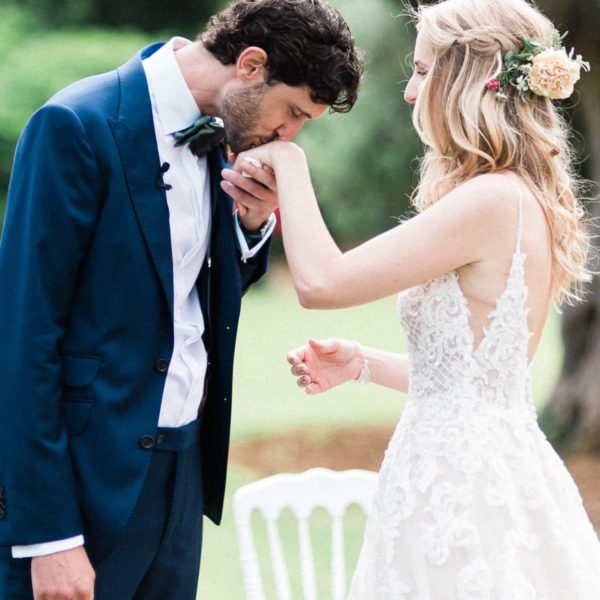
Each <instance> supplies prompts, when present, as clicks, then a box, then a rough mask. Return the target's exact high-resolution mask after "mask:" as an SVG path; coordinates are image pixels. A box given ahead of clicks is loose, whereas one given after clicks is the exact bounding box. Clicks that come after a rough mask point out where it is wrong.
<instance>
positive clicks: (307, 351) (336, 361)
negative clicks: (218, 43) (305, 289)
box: [288, 338, 408, 395]
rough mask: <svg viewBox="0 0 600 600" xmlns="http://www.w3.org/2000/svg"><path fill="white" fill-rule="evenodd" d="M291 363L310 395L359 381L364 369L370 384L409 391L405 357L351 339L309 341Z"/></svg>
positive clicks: (294, 373)
mask: <svg viewBox="0 0 600 600" xmlns="http://www.w3.org/2000/svg"><path fill="white" fill-rule="evenodd" d="M288 362H289V363H290V364H291V365H292V369H291V371H292V374H293V375H295V376H296V377H297V378H298V385H299V386H300V387H301V388H304V389H305V390H306V392H307V393H308V394H311V395H313V394H318V393H321V392H326V391H327V390H330V389H331V388H333V387H336V386H338V385H340V384H342V383H346V382H348V381H351V380H356V379H359V378H360V376H361V375H363V374H364V372H365V369H366V370H367V373H368V377H369V381H370V382H371V383H378V384H379V385H383V386H385V387H388V388H391V389H394V390H398V391H400V392H406V391H407V390H408V356H407V355H406V354H398V353H395V352H385V351H384V350H378V349H376V348H366V347H362V346H360V345H359V344H358V343H357V342H353V341H350V340H344V339H337V338H333V339H327V340H320V341H318V340H309V341H308V344H306V345H304V346H302V347H300V348H296V349H295V350H292V351H291V352H290V353H289V354H288Z"/></svg>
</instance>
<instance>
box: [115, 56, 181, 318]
mask: <svg viewBox="0 0 600 600" xmlns="http://www.w3.org/2000/svg"><path fill="white" fill-rule="evenodd" d="M160 45H161V44H153V45H152V46H149V47H148V48H145V49H144V50H142V51H141V52H140V53H139V54H138V55H136V56H135V57H134V58H133V59H131V60H130V61H129V62H128V63H127V64H125V65H124V66H123V67H121V68H120V69H119V70H118V75H119V82H120V85H121V88H120V90H121V97H120V104H119V114H118V116H117V118H116V119H109V125H110V127H111V129H112V132H113V135H114V138H115V142H116V144H117V148H118V150H119V155H120V157H121V163H122V164H123V170H124V173H125V178H126V180H127V186H128V188H129V194H130V196H131V200H132V202H133V206H134V209H135V212H136V215H137V218H138V221H139V224H140V227H141V229H142V232H143V234H144V238H145V240H146V244H147V247H148V250H149V252H150V255H151V257H152V260H153V262H154V265H155V267H156V270H157V272H158V276H159V278H160V281H161V284H162V287H163V289H164V292H165V295H166V298H167V302H168V304H169V308H170V310H171V314H173V259H172V255H171V232H170V229H169V209H168V206H167V198H166V194H165V192H164V191H163V190H160V189H159V188H158V187H157V185H156V183H157V180H158V177H159V169H160V160H159V156H158V149H157V147H156V137H155V133H154V121H153V117H152V105H151V103H150V95H149V92H148V85H147V82H146V76H145V73H144V69H143V67H142V62H141V61H142V58H145V57H146V56H149V55H150V54H152V52H155V51H156V50H157V49H158V48H159V47H160Z"/></svg>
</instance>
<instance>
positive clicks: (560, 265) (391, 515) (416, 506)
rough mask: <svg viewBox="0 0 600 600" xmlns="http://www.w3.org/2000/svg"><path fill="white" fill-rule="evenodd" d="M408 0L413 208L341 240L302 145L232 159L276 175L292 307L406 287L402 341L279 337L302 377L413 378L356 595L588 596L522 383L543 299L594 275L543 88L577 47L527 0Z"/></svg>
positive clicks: (328, 382) (586, 572) (450, 598)
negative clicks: (345, 243)
mask: <svg viewBox="0 0 600 600" xmlns="http://www.w3.org/2000/svg"><path fill="white" fill-rule="evenodd" d="M414 16H415V20H416V25H417V30H418V36H417V41H416V46H415V52H414V64H415V70H414V73H413V75H412V77H411V79H410V81H409V83H408V85H407V88H406V92H405V99H406V101H407V102H409V103H411V104H414V125H415V127H416V129H417V131H418V133H419V135H420V137H421V139H422V140H423V142H424V143H425V145H426V147H427V151H426V154H425V156H424V158H423V160H422V164H421V176H420V183H419V185H418V188H417V189H416V191H415V194H414V198H413V200H414V204H415V207H416V208H417V210H418V215H417V216H416V217H414V218H412V219H410V220H408V221H406V222H403V223H402V224H401V225H399V226H397V227H396V228H394V229H392V230H390V231H387V232H386V233H383V234H381V235H379V236H378V237H375V238H374V239H371V240H369V241H368V242H366V243H364V244H362V245H361V246H358V247H357V248H354V249H353V250H351V251H348V252H341V251H340V250H339V248H338V246H337V245H336V244H335V242H334V240H333V239H332V238H331V236H330V234H329V232H328V230H327V228H326V226H325V224H324V223H323V220H322V218H321V215H320V212H319V209H318V206H317V202H316V199H315V195H314V192H313V189H312V186H311V182H310V175H309V171H308V168H307V163H306V160H305V156H304V153H303V152H302V150H301V149H300V148H299V147H298V146H296V145H294V144H292V143H290V142H283V141H276V142H273V143H271V144H268V145H266V146H262V147H259V148H254V149H252V150H250V151H248V152H245V153H242V154H240V155H239V156H238V157H237V160H236V164H235V166H234V171H225V172H224V177H225V180H226V181H225V182H224V183H223V187H224V189H225V190H226V191H228V192H232V190H233V188H232V187H231V183H229V182H235V181H236V176H237V177H239V173H240V172H243V173H245V174H247V175H250V176H252V177H254V178H255V179H256V180H258V181H259V182H262V183H263V184H265V185H267V186H269V187H272V188H273V189H274V179H273V177H272V176H271V175H270V173H271V171H270V170H269V169H262V168H260V167H259V166H258V167H257V166H255V164H253V163H256V161H257V160H258V161H260V162H261V163H262V164H263V165H268V166H270V167H271V168H272V169H273V170H274V173H275V178H276V181H277V191H278V194H279V199H280V210H281V221H282V231H283V240H284V245H285V251H286V255H287V259H288V262H289V267H290V271H291V275H292V278H293V283H294V286H295V288H296V291H297V294H298V297H299V300H300V302H301V303H302V305H303V306H305V307H307V308H341V307H347V306H352V305H357V304H363V303H366V302H371V301H373V300H377V299H380V298H382V297H384V296H388V295H390V294H398V313H399V318H400V321H401V324H402V326H403V327H404V329H405V330H406V334H407V338H408V349H409V353H408V356H405V355H399V354H393V353H388V352H383V351H380V350H377V349H374V348H363V347H362V346H360V345H359V344H358V343H356V342H351V341H347V340H341V339H329V340H323V341H316V340H310V341H309V343H308V344H307V345H305V346H303V347H301V348H298V349H296V350H294V351H292V352H291V353H290V354H289V361H290V362H291V363H292V365H293V366H292V372H293V373H294V374H295V375H296V376H298V378H299V379H298V382H299V384H300V385H301V386H302V387H303V388H304V389H305V390H306V392H307V393H309V394H317V393H320V392H324V391H326V390H328V389H330V388H332V387H334V386H336V385H339V384H341V383H343V382H346V381H349V380H358V381H363V382H365V383H367V382H369V381H371V382H374V383H378V384H381V385H384V386H388V387H390V388H393V389H397V390H400V391H407V392H408V400H407V403H406V407H405V409H404V411H403V414H402V418H401V420H400V422H399V424H398V426H397V428H396V430H395V432H394V435H393V437H392V439H391V441H390V444H389V447H388V449H387V451H386V454H385V458H384V461H383V464H382V467H381V472H380V476H379V483H378V489H377V493H376V495H375V500H374V505H373V509H372V512H371V514H370V516H369V519H368V523H367V528H366V532H365V539H364V544H363V548H362V551H361V554H360V557H359V560H358V565H357V569H356V572H355V574H354V578H353V582H352V588H351V592H350V598H352V599H354V600H369V599H372V600H387V599H392V598H393V599H398V600H417V599H418V600H467V599H469V600H486V599H490V600H491V599H494V600H501V599H502V600H529V599H531V600H567V599H568V600H598V599H599V598H600V543H599V542H598V538H597V536H596V533H595V532H594V530H593V528H592V525H591V523H590V521H589V519H588V517H587V515H586V513H585V511H584V508H583V506H582V503H581V498H580V495H579V493H578V491H577V488H576V487H575V485H574V483H573V481H572V479H571V477H570V476H569V474H568V472H567V471H566V469H565V467H564V465H563V463H562V462H561V460H560V459H559V457H558V456H557V455H556V453H555V452H554V451H553V449H552V448H551V446H550V444H549V443H548V441H547V440H546V438H545V437H544V434H543V433H542V432H541V430H540V429H539V427H538V425H537V421H536V416H535V411H534V407H533V403H532V398H531V386H530V366H531V361H532V359H533V357H534V354H535V351H536V348H537V346H538V344H539V341H540V336H541V334H542V330H543V327H544V322H545V320H546V316H547V312H548V307H549V305H550V304H551V303H552V302H553V301H554V302H557V303H561V302H564V301H577V300H579V298H578V291H577V289H578V288H577V284H578V283H580V282H583V281H586V280H588V279H589V276H590V275H589V273H588V272H587V271H586V269H585V263H586V251H587V247H588V235H587V233H586V229H585V226H584V222H583V217H584V215H583V211H582V209H581V207H580V205H579V204H578V201H577V199H576V195H577V180H576V178H575V176H574V175H573V172H572V170H571V161H570V159H571V151H570V149H569V145H568V142H567V137H568V134H567V130H566V126H565V124H564V122H563V120H562V119H561V117H560V115H559V112H558V111H557V109H556V107H555V106H554V105H553V102H552V100H554V99H559V98H567V97H569V96H570V95H571V93H572V92H573V85H574V83H575V82H576V80H577V79H578V78H579V75H580V69H581V68H582V67H583V68H588V65H587V64H586V63H584V62H583V61H582V59H581V57H575V56H573V54H572V53H571V54H569V53H567V52H566V50H565V49H564V48H563V46H562V42H561V37H560V35H559V34H558V33H557V32H556V31H554V30H553V28H552V26H551V24H550V23H549V22H548V20H547V19H546V18H545V17H543V16H542V15H541V14H540V13H539V12H538V11H537V10H536V9H535V8H534V7H533V6H532V5H531V4H530V3H529V2H527V1H526V0H445V1H442V2H440V3H437V4H434V5H431V6H427V7H421V8H420V9H419V10H418V11H417V12H416V13H415V15H414ZM248 159H250V160H248ZM349 167H350V166H349ZM236 172H237V173H236ZM227 180H229V181H227Z"/></svg>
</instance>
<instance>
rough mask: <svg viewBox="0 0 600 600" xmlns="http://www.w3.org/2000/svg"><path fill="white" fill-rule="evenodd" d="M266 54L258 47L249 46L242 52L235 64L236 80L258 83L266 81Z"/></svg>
mask: <svg viewBox="0 0 600 600" xmlns="http://www.w3.org/2000/svg"><path fill="white" fill-rule="evenodd" d="M267 58H268V55H267V53H266V52H265V51H264V50H263V49H262V48H259V47H258V46H250V47H249V48H246V49H245V50H243V51H242V52H241V53H240V55H239V56H238V59H237V61H236V64H235V68H236V73H237V76H238V79H240V80H241V81H243V82H244V83H246V82H251V83H258V82H259V81H264V80H265V79H266V75H267V70H266V64H267Z"/></svg>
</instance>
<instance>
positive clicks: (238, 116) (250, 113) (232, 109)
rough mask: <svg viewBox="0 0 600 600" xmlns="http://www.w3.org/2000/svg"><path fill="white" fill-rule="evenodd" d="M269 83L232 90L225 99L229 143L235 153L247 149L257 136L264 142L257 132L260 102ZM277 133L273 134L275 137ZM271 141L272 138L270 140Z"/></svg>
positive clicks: (226, 128)
mask: <svg viewBox="0 0 600 600" xmlns="http://www.w3.org/2000/svg"><path fill="white" fill-rule="evenodd" d="M267 87H268V85H267V84H266V83H264V82H262V83H257V84H256V85H254V86H252V87H249V88H242V89H239V90H231V91H229V92H227V94H226V95H225V97H224V99H223V121H224V123H225V132H226V133H227V143H228V144H229V147H230V148H231V150H232V151H233V152H235V153H238V152H242V151H243V150H247V149H248V148H249V147H250V146H251V145H252V144H251V142H250V140H251V139H252V138H253V137H255V138H258V139H260V141H261V143H264V141H263V140H262V138H259V136H258V135H257V133H256V126H257V124H258V118H259V113H260V103H261V100H262V97H263V95H264V93H265V90H266V89H267ZM274 137H275V135H273V139H274ZM269 141H270V140H269Z"/></svg>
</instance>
